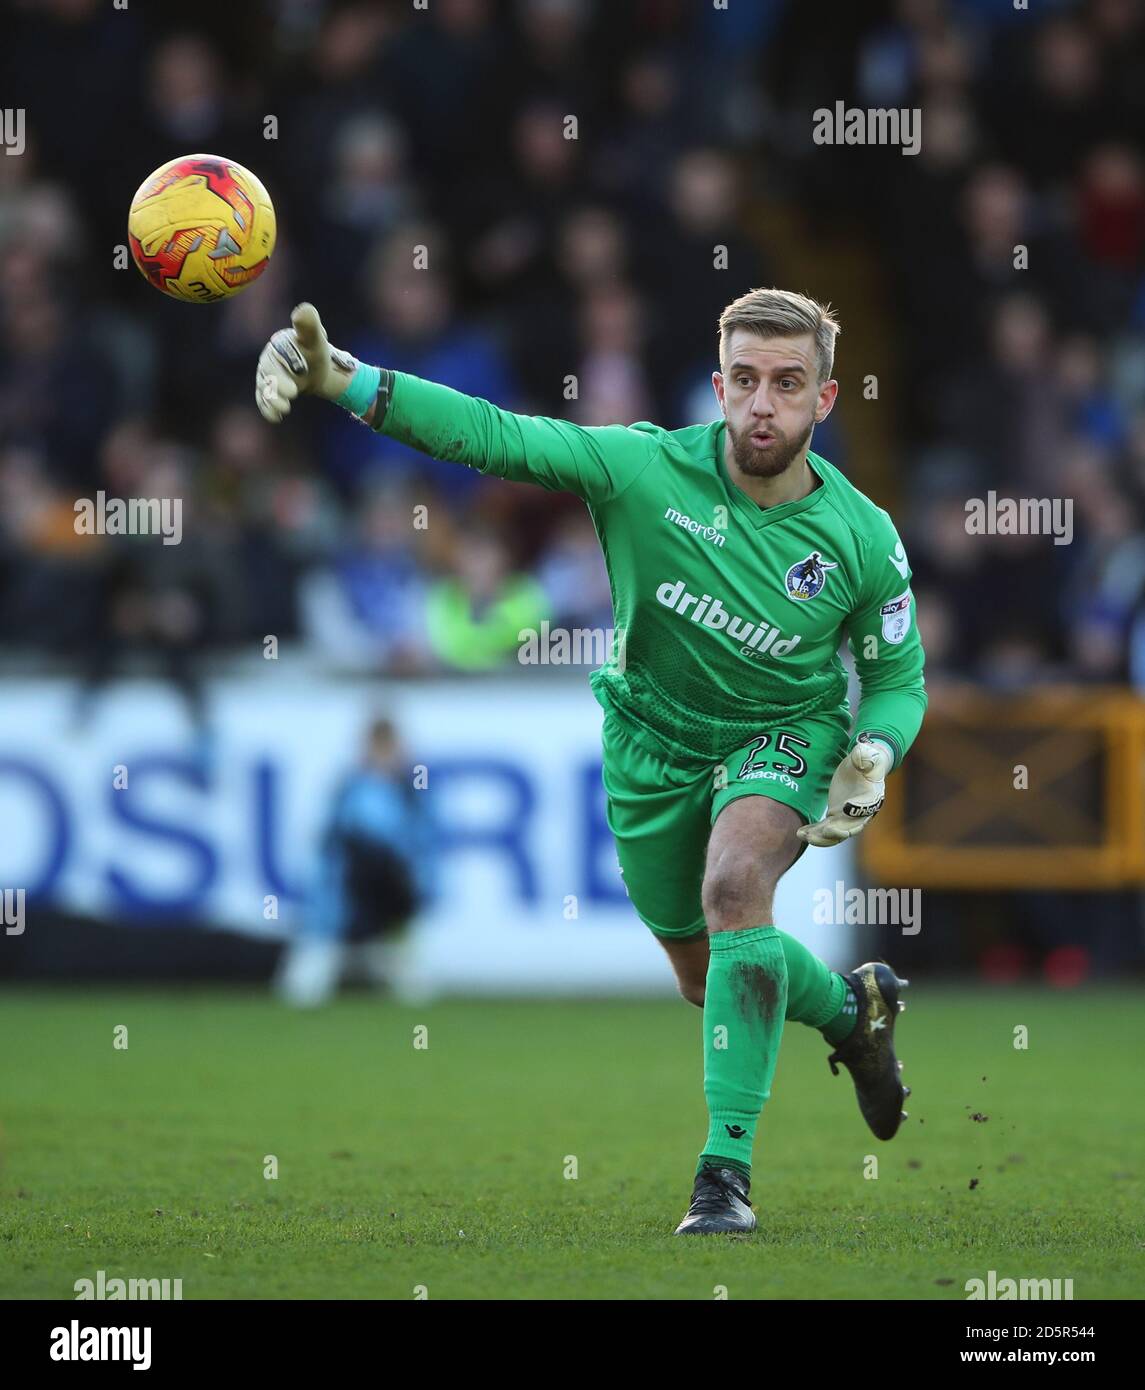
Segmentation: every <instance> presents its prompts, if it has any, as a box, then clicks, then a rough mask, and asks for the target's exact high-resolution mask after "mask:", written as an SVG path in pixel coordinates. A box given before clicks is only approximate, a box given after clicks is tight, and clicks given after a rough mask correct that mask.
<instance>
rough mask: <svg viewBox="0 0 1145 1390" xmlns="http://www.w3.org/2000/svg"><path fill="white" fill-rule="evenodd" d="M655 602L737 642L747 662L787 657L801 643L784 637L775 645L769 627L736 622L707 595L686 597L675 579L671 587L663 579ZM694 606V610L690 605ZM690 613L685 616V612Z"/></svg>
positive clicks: (748, 620) (774, 635) (776, 633)
mask: <svg viewBox="0 0 1145 1390" xmlns="http://www.w3.org/2000/svg"><path fill="white" fill-rule="evenodd" d="M656 598H657V599H658V600H659V602H660V603H662V604H663V605H664V607H665V608H670V609H671V610H672V611H673V613H679V614H681V616H683V617H686V618H687V619H688V621H689V622H693V623H699V624H700V626H701V627H706V628H709V629H710V630H711V631H712V632H726V633H727V635H728V636H729V637H730V638H731V639H732V641H733V642H741V643H742V644H743V645H742V646H741V647H740V649H739V652H740V656H746V657H749V658H751V659H753V660H754V659H755V658H757V657H758V658H760V659H762V658H763V657H764V656H765V655H770V656H787V655H788V654H789V653H790V652H793V651H794V650H795V648H796V647H797V646H798V645H799V643H800V641H801V640H802V639H801V638H799V637H787V638H784V639H783V640H782V641H776V638H777V637H780V635H781V634H780V631H779V628H777V627H772V626H771V625H770V624H768V623H765V622H763V620H762V619H761V620H759V621H758V622H757V621H756V619H755V618H737V617H736V616H735V615H734V614H732V613H729V612H728V610H727V609H726V608H725V607H724V606H723V604H722V603H721V602H720V601H719V599H718V598H712V596H711V594H700V595H699V596H697V595H696V594H688V593H685V592H684V581H683V580H682V579H677V580H676V582H675V583H674V584H673V583H672V581H671V580H670V579H666V580H665V581H664V583H663V584H661V585H660V587H659V588H658V589H657V590H656ZM693 604H695V605H696V606H695V608H692V605H693ZM690 608H691V609H692V611H691V612H690V613H689V612H688V610H689V609H690Z"/></svg>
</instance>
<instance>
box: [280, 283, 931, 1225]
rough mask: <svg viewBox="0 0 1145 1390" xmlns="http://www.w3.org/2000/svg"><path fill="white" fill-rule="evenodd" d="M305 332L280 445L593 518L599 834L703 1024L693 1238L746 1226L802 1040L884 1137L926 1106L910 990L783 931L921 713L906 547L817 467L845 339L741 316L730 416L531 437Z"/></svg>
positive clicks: (730, 313)
mask: <svg viewBox="0 0 1145 1390" xmlns="http://www.w3.org/2000/svg"><path fill="white" fill-rule="evenodd" d="M291 321H292V327H291V328H287V329H282V330H280V331H279V332H278V333H276V334H275V335H274V336H273V338H271V340H270V342H269V343H268V344H267V345H266V347H265V348H264V349H263V352H262V355H261V356H260V358H259V363H258V372H257V381H256V398H257V402H258V407H259V409H260V411H261V412H262V414H263V416H264V417H265V418H266V419H267V420H270V421H272V422H277V421H280V420H282V419H283V417H284V416H285V415H286V414H287V413H288V412H289V410H290V407H291V404H292V402H293V400H294V398H295V397H296V396H297V395H299V394H300V393H304V392H305V393H310V394H312V395H317V396H321V397H323V398H325V399H327V400H332V401H334V402H336V403H337V404H338V405H341V406H343V407H344V408H345V409H347V410H349V411H350V412H351V413H352V414H354V415H355V416H357V417H358V418H360V419H361V420H363V421H364V422H365V423H366V424H367V425H369V426H370V428H372V429H374V430H377V431H379V432H381V433H383V434H386V435H389V436H391V437H392V438H394V439H397V440H400V441H402V442H403V443H405V444H409V445H412V446H413V447H414V448H416V449H420V450H422V451H424V452H425V453H427V454H429V455H431V456H432V457H434V458H437V459H444V460H449V461H453V462H456V463H459V464H466V465H468V466H469V467H471V468H475V469H477V470H478V471H479V472H481V473H485V474H489V475H492V476H496V477H500V478H509V479H512V480H514V481H518V482H533V483H539V484H540V485H541V486H542V487H547V488H552V489H563V490H566V491H569V492H573V493H575V494H576V495H577V496H578V497H581V498H583V499H584V501H585V502H586V503H587V505H588V509H589V512H590V514H591V516H592V519H593V523H594V524H595V526H596V531H597V535H598V536H599V538H600V543H601V546H602V548H603V551H604V555H605V558H606V561H607V564H608V570H609V575H610V579H611V584H612V594H613V605H614V608H615V625H616V630H617V633H618V634H623V639H624V645H623V646H622V647H621V646H620V645H619V643H618V645H617V650H616V651H614V653H613V656H612V658H611V659H610V660H609V661H607V662H606V663H605V664H604V666H602V667H601V668H600V669H599V670H598V671H595V672H594V673H593V675H592V677H591V682H592V687H593V691H594V693H595V695H596V698H597V700H598V701H599V703H600V704H601V705H602V707H603V709H604V711H605V715H604V724H603V744H604V760H603V776H604V786H605V790H606V792H607V796H608V823H609V827H610V828H611V830H612V832H613V835H614V836H615V839H616V846H617V853H618V856H619V859H620V866H621V871H622V873H623V875H624V882H625V886H626V888H627V890H628V895H629V898H630V900H631V902H632V904H633V906H634V907H635V909H636V911H637V913H638V914H639V916H640V917H641V919H642V920H643V921H644V923H645V924H646V925H647V926H648V927H649V928H650V930H651V931H652V932H653V933H654V935H655V936H656V937H657V939H658V940H659V941H660V943H661V945H662V946H663V947H664V949H665V951H666V952H667V953H668V956H669V958H670V960H671V962H672V966H673V968H674V970H675V972H676V977H677V980H678V982H679V986H680V991H681V993H682V994H683V996H684V997H685V998H686V999H687V1000H689V1001H690V1002H691V1003H693V1004H696V1005H698V1006H699V1007H701V1008H702V1009H703V1012H704V1094H705V1097H706V1100H707V1106H708V1115H709V1129H708V1135H707V1140H706V1142H705V1143H704V1146H703V1151H702V1153H701V1154H700V1157H699V1161H698V1164H697V1170H696V1175H695V1181H694V1186H693V1193H692V1201H691V1205H690V1206H689V1209H688V1212H687V1214H686V1215H685V1217H684V1219H683V1221H682V1222H681V1223H680V1226H679V1227H678V1234H685V1233H688V1234H690V1233H697V1234H703V1233H709V1232H716V1231H747V1230H751V1229H753V1228H754V1226H755V1215H754V1213H753V1211H752V1208H751V1203H750V1201H749V1200H748V1192H749V1186H750V1176H751V1158H752V1149H753V1145H754V1140H755V1131H756V1127H757V1125H758V1122H759V1118H760V1115H761V1113H762V1110H763V1105H764V1103H765V1102H766V1101H767V1099H768V1098H769V1096H770V1094H771V1082H772V1077H773V1075H774V1072H775V1065H776V1060H777V1057H778V1053H779V1044H780V1039H781V1036H782V1032H783V1025H784V1022H785V1021H786V1020H793V1021H795V1022H799V1023H804V1024H807V1025H809V1026H810V1027H812V1028H816V1029H818V1030H819V1031H820V1032H821V1033H822V1034H823V1036H824V1038H825V1039H826V1041H827V1043H828V1044H829V1045H830V1046H831V1047H832V1048H833V1051H832V1053H831V1055H830V1056H829V1058H828V1061H829V1062H830V1064H831V1070H832V1072H833V1073H835V1074H836V1075H837V1074H838V1067H837V1065H836V1064H837V1063H839V1062H841V1063H842V1064H843V1065H844V1066H845V1067H846V1068H847V1069H848V1071H849V1072H850V1074H851V1077H852V1080H853V1082H854V1085H855V1091H856V1095H857V1098H858V1102H859V1107H860V1109H861V1111H862V1114H863V1116H864V1118H865V1119H866V1121H867V1123H868V1125H869V1126H870V1128H871V1130H872V1131H873V1132H874V1134H875V1135H876V1136H877V1137H878V1138H880V1139H890V1138H892V1137H893V1136H894V1134H895V1132H896V1131H897V1129H898V1127H899V1124H900V1122H901V1120H902V1119H903V1118H904V1117H905V1112H904V1111H903V1110H902V1102H903V1099H904V1097H905V1096H906V1095H908V1094H909V1089H908V1088H907V1087H905V1086H904V1085H903V1084H902V1081H901V1079H900V1076H899V1073H900V1071H901V1066H902V1064H901V1063H900V1062H898V1061H897V1060H896V1057H895V1051H894V1026H895V1019H896V1015H897V1013H898V1012H899V1010H901V1009H902V1007H903V1005H902V1004H901V1002H900V1001H899V998H898V994H899V990H900V989H901V988H902V986H903V985H904V984H905V983H906V982H905V981H903V980H899V979H897V978H896V976H895V974H894V972H893V970H891V968H890V967H889V966H887V965H885V964H881V963H878V964H866V965H861V966H859V967H858V968H857V969H856V970H854V971H853V972H851V973H850V974H847V975H842V974H838V973H836V972H834V971H831V970H829V969H828V968H827V966H826V965H825V964H824V963H823V962H822V961H820V960H819V959H817V958H816V957H815V956H813V955H812V954H811V952H810V951H808V950H807V949H806V948H805V947H804V946H803V945H801V944H800V943H799V942H798V941H797V940H796V939H795V938H794V937H792V936H790V935H788V934H787V933H786V932H782V931H780V930H779V929H778V928H777V927H776V925H775V923H774V920H773V911H772V901H773V896H774V892H775V886H776V883H777V882H778V880H779V878H780V877H781V876H782V874H783V873H785V872H786V870H787V869H789V868H790V867H791V865H792V864H793V863H794V861H795V859H796V858H797V857H798V856H799V855H800V854H801V853H802V852H803V850H804V849H805V848H806V846H807V845H809V844H810V845H820V846H821V845H834V844H838V843H839V842H840V841H841V840H844V839H846V838H848V837H849V836H852V835H855V834H857V833H858V832H859V831H861V830H862V829H863V827H864V826H865V825H866V824H867V822H868V821H869V819H870V818H871V817H872V816H873V815H875V813H876V812H877V811H878V810H879V807H880V806H881V805H882V803H883V790H884V781H885V778H886V776H887V774H888V773H889V772H891V771H892V770H893V769H894V768H895V767H897V766H898V764H899V763H900V762H901V761H902V759H903V757H904V755H905V754H906V752H907V750H908V749H909V748H910V746H911V743H912V742H913V740H914V738H915V736H916V734H917V733H918V730H919V727H920V725H921V723H922V717H923V713H924V711H925V708H926V694H925V690H924V687H923V675H922V670H923V653H922V646H921V643H920V642H919V638H918V630H917V625H916V623H915V619H914V612H913V609H914V600H913V597H912V594H911V591H910V569H909V566H908V563H907V558H906V554H905V552H904V550H903V546H902V542H901V541H900V540H899V538H898V536H897V534H896V532H895V529H894V526H893V524H892V522H891V520H890V517H889V516H888V515H887V513H886V512H885V511H883V510H882V509H881V508H879V507H877V506H875V504H874V503H873V502H871V501H870V500H869V499H868V498H867V497H865V496H864V495H863V494H862V493H861V492H859V491H858V490H857V489H856V488H854V487H852V485H851V484H850V483H849V482H848V481H847V480H846V478H844V477H843V475H842V474H841V473H839V472H838V470H837V469H835V468H834V467H832V465H831V464H830V463H828V462H827V461H826V460H825V459H823V458H820V457H819V456H818V455H817V454H814V453H812V452H810V449H809V446H810V443H811V436H812V432H813V430H814V428H815V425H816V424H818V423H819V422H820V421H821V420H823V419H825V418H826V417H827V415H828V414H829V413H830V411H831V408H832V406H833V405H834V403H835V397H836V395H837V392H838V383H837V382H836V381H834V380H833V379H832V378H831V367H832V362H833V358H834V348H835V337H836V334H837V333H838V331H839V326H838V324H837V322H836V321H835V319H834V317H833V315H832V314H831V312H830V309H829V308H826V307H824V306H822V305H819V304H816V303H815V302H814V301H813V300H810V299H807V298H805V297H804V296H803V295H799V294H794V293H791V292H789V291H786V290H774V289H769V290H752V291H751V292H750V293H748V294H745V295H743V296H742V297H741V298H739V299H737V300H735V301H734V302H733V303H731V304H729V305H728V307H727V308H726V309H725V310H724V312H723V314H722V315H721V317H720V322H719V362H720V370H719V371H717V372H713V374H712V385H713V387H714V389H715V393H716V399H717V400H718V402H719V405H720V411H721V416H722V418H721V419H719V420H718V421H716V422H715V423H714V424H708V425H694V426H691V427H689V428H686V429H681V430H664V429H660V428H659V427H658V426H656V425H651V424H647V423H643V422H641V423H638V424H634V425H631V426H623V425H607V426H601V427H594V428H586V427H582V426H579V425H574V424H570V423H569V422H567V421H563V420H555V419H548V418H545V417H540V416H526V415H516V414H512V413H511V412H509V411H505V410H500V409H498V408H497V407H496V406H494V405H491V404H490V403H489V402H487V401H483V400H479V399H476V398H474V397H471V396H465V395H462V394H461V393H460V392H457V391H453V390H451V389H450V388H448V387H445V386H440V385H437V384H435V383H433V382H430V381H425V380H422V379H420V378H418V377H415V376H411V375H409V374H406V373H402V372H398V371H392V370H389V369H385V368H378V367H374V366H369V365H366V364H364V363H360V362H358V361H356V360H355V359H354V358H352V357H350V356H349V355H348V354H346V353H344V352H341V351H339V350H338V349H337V348H333V347H331V346H330V344H329V342H328V340H327V338H326V334H325V331H324V330H323V327H322V323H321V320H320V319H319V317H318V313H317V311H316V310H315V309H314V307H313V305H310V304H300V305H299V306H298V307H297V308H296V309H295V311H294V313H293V315H292V316H291ZM844 636H846V637H847V638H848V639H849V641H850V645H851V650H852V652H853V654H854V659H855V663H856V667H857V670H858V675H859V680H860V684H861V691H862V698H861V700H860V703H859V710H858V718H857V722H856V732H855V733H854V734H852V732H851V718H850V711H849V708H848V703H847V698H846V685H847V682H846V675H845V672H844V669H843V664H842V662H841V660H840V658H839V654H838V649H839V646H840V643H841V642H842V640H843V638H844ZM621 658H622V659H621Z"/></svg>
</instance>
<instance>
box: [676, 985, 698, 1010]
mask: <svg viewBox="0 0 1145 1390" xmlns="http://www.w3.org/2000/svg"><path fill="white" fill-rule="evenodd" d="M676 987H677V988H678V989H679V991H680V997H681V998H682V999H686V1000H687V1001H688V1003H689V1004H695V1006H696V1008H697V1009H702V1008H703V1007H704V981H703V980H677V981H676Z"/></svg>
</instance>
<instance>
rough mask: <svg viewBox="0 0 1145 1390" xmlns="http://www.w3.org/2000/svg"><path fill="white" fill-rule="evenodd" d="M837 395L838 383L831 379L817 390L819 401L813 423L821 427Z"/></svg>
mask: <svg viewBox="0 0 1145 1390" xmlns="http://www.w3.org/2000/svg"><path fill="white" fill-rule="evenodd" d="M838 395H839V383H838V382H837V381H836V380H834V378H832V379H831V380H830V381H825V382H824V383H823V385H822V386H821V387H820V389H819V401H818V404H817V405H816V407H815V423H816V424H817V425H821V424H822V423H823V421H824V420H826V418H827V416H828V415H830V413H831V411H832V409H833V408H834V405H835V400H836V397H837V396H838Z"/></svg>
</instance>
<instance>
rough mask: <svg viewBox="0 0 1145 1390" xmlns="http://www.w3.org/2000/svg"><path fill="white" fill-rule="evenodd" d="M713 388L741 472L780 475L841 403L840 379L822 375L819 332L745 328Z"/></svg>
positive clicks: (734, 337)
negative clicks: (782, 334) (769, 332)
mask: <svg viewBox="0 0 1145 1390" xmlns="http://www.w3.org/2000/svg"><path fill="white" fill-rule="evenodd" d="M723 366H724V370H723V372H713V373H712V386H713V387H714V388H715V393H716V399H717V400H718V401H719V403H720V407H721V409H722V410H723V413H724V416H725V417H726V419H727V422H728V438H729V440H730V441H731V447H732V456H733V458H734V459H735V462H736V465H737V467H738V468H739V470H740V472H741V473H746V474H749V475H750V476H752V477H755V478H776V477H778V476H779V475H780V474H781V473H785V472H786V471H787V469H788V468H789V467H790V466H791V465H792V463H793V462H794V461H795V460H796V459H798V458H800V457H801V456H802V454H803V451H804V450H805V449H806V448H807V445H808V444H809V443H810V440H811V431H812V430H813V429H814V427H815V426H816V425H817V424H818V423H819V421H820V420H825V419H826V418H827V416H828V415H829V414H830V412H831V407H832V406H833V405H834V403H835V396H836V393H837V392H838V390H839V385H838V382H836V381H825V382H824V383H823V384H822V385H821V386H820V384H819V382H818V380H817V378H816V364H815V335H814V334H813V333H802V334H800V335H799V336H797V337H791V338H761V337H760V336H759V335H758V334H757V333H751V332H748V330H747V329H744V328H736V329H734V330H733V331H732V333H731V336H730V338H729V340H728V341H727V342H726V343H725V345H724V363H723Z"/></svg>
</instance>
